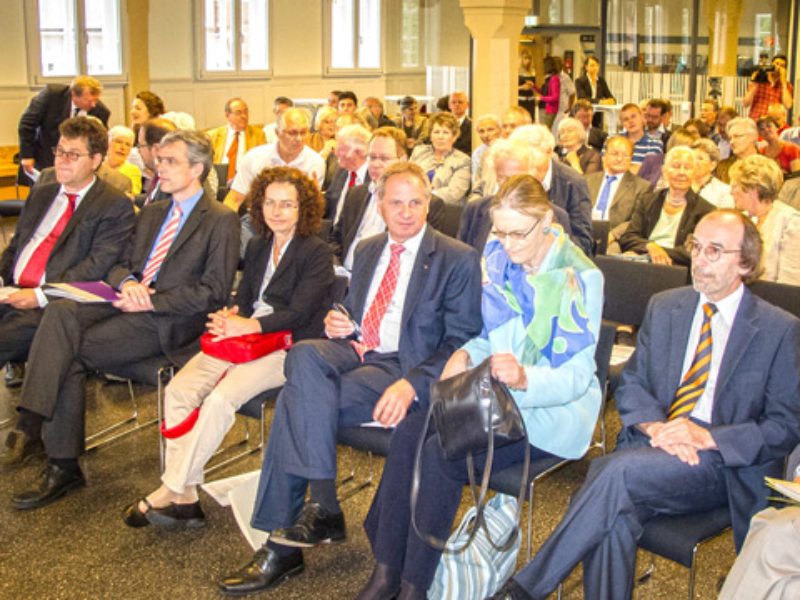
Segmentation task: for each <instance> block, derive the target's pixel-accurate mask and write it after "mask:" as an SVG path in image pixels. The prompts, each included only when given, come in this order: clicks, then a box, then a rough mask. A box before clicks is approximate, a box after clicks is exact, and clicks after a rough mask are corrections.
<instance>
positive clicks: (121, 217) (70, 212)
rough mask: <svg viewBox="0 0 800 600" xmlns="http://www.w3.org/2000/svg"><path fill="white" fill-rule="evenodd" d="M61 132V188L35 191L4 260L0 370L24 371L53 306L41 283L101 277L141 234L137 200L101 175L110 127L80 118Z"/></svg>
mask: <svg viewBox="0 0 800 600" xmlns="http://www.w3.org/2000/svg"><path fill="white" fill-rule="evenodd" d="M59 131H60V138H59V140H58V144H57V145H56V147H55V148H53V149H52V150H51V153H53V154H55V176H56V183H51V184H47V185H39V186H36V187H35V188H33V191H32V192H31V194H30V196H29V197H28V199H27V200H26V202H25V205H24V207H23V210H22V214H21V215H20V218H19V221H18V222H17V226H16V229H15V231H14V236H13V238H12V239H11V243H10V244H9V245H8V247H7V248H6V249H5V251H4V252H3V254H2V256H0V290H3V288H2V287H1V286H3V285H5V291H4V292H3V294H2V296H0V298H2V300H0V365H3V364H5V363H6V362H7V361H12V362H14V363H19V365H18V367H17V368H18V369H23V368H24V366H23V365H22V363H24V361H25V360H26V359H27V357H28V350H29V349H30V345H31V341H32V340H33V336H34V334H35V333H36V328H37V327H38V326H39V322H40V321H41V319H42V313H43V312H44V311H43V309H44V306H45V305H46V304H47V298H46V297H45V295H44V293H43V292H42V288H41V285H42V284H44V283H58V282H71V281H94V280H98V279H101V278H102V277H103V276H105V274H106V273H107V272H108V270H109V269H110V268H111V267H112V265H114V264H116V262H117V261H118V259H119V257H120V254H121V252H122V249H123V248H124V246H125V244H126V243H127V240H128V238H129V237H130V235H131V233H132V232H133V224H134V217H133V206H132V205H131V202H130V200H128V199H127V198H126V197H125V195H124V194H122V193H120V192H118V191H117V190H115V189H114V188H112V187H110V186H108V185H106V184H105V183H104V182H103V181H102V180H101V179H99V178H98V177H97V176H96V175H95V171H96V170H97V169H98V167H99V166H100V165H101V164H102V162H103V158H104V156H105V154H106V151H107V149H108V138H107V136H106V132H105V130H104V129H103V127H102V125H100V123H99V122H98V121H96V120H94V119H87V118H86V117H76V118H73V119H67V120H66V121H64V122H62V123H61V126H60V127H59ZM22 372H24V371H22ZM18 379H19V381H18V383H17V382H14V383H17V385H21V383H22V381H21V372H20V373H19V376H18Z"/></svg>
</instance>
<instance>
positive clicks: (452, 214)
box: [442, 202, 464, 238]
mask: <svg viewBox="0 0 800 600" xmlns="http://www.w3.org/2000/svg"><path fill="white" fill-rule="evenodd" d="M463 210H464V207H463V206H460V205H458V204H449V203H447V202H445V204H444V224H443V225H442V233H444V234H446V235H449V236H450V237H453V238H454V237H457V236H458V227H459V225H460V224H461V213H462V211H463Z"/></svg>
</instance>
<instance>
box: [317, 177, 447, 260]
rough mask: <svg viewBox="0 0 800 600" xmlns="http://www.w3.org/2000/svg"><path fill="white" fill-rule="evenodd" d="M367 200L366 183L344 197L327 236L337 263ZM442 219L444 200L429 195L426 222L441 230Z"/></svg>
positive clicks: (355, 231)
mask: <svg viewBox="0 0 800 600" xmlns="http://www.w3.org/2000/svg"><path fill="white" fill-rule="evenodd" d="M368 200H369V184H366V183H364V184H362V185H354V186H353V187H352V188H350V190H349V191H348V192H347V195H346V196H345V198H344V207H342V214H341V215H340V216H339V221H338V222H337V223H336V224H335V225H334V226H333V228H332V229H331V234H330V237H329V238H328V242H329V243H330V245H331V250H332V251H333V255H334V256H335V257H336V259H337V260H338V262H339V263H343V262H344V259H345V257H346V256H347V253H348V252H349V251H350V245H351V244H352V243H353V240H354V239H355V237H356V234H357V233H358V227H359V226H360V225H361V219H363V218H364V212H365V211H366V210H367V201H368ZM444 220H445V212H444V201H443V200H442V199H441V198H437V197H436V196H431V203H430V206H429V207H428V219H427V221H428V224H429V225H430V226H431V227H433V228H435V229H438V230H439V231H441V230H442V227H444Z"/></svg>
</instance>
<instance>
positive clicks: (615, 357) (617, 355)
mask: <svg viewBox="0 0 800 600" xmlns="http://www.w3.org/2000/svg"><path fill="white" fill-rule="evenodd" d="M634 350H636V348H634V347H633V346H623V345H622V344H615V345H614V347H613V348H612V349H611V362H610V364H611V366H612V367H616V366H617V365H624V364H625V363H626V362H628V359H629V358H630V357H631V355H632V354H633V351H634Z"/></svg>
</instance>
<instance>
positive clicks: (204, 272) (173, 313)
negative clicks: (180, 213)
mask: <svg viewBox="0 0 800 600" xmlns="http://www.w3.org/2000/svg"><path fill="white" fill-rule="evenodd" d="M170 206H171V200H161V201H159V202H154V203H152V204H148V205H147V206H145V207H144V208H143V209H142V210H141V211H140V212H139V214H138V216H137V221H136V229H135V232H134V235H133V239H132V240H131V242H130V244H129V245H128V248H127V250H126V252H125V254H124V255H123V259H122V261H121V262H120V264H118V265H117V266H115V267H114V268H112V269H111V271H110V272H109V274H108V277H107V278H106V281H107V282H108V283H109V284H111V285H112V286H113V287H115V288H119V286H120V285H122V282H123V281H125V279H127V278H128V277H130V276H133V277H135V278H136V279H141V276H142V272H143V271H144V267H145V265H146V264H147V259H148V257H149V256H150V250H151V249H152V247H153V244H154V243H155V240H156V236H158V232H159V230H160V229H161V225H162V224H163V223H164V219H165V218H166V216H167V214H168V212H169V209H170ZM238 262H239V219H238V218H237V217H236V213H234V212H233V211H232V210H230V209H229V208H227V207H225V206H223V205H221V204H220V203H219V202H217V201H216V200H214V199H212V198H210V197H209V196H208V195H203V196H202V197H201V198H200V200H199V201H198V202H197V205H196V206H195V207H194V209H193V210H192V212H191V214H190V215H189V217H188V218H187V219H186V222H185V223H184V225H183V227H182V228H181V230H180V232H179V233H178V237H177V238H176V239H175V241H174V242H173V243H172V246H171V247H170V249H169V252H168V253H167V256H166V258H165V259H164V262H163V263H162V265H161V270H160V271H159V273H158V278H157V279H156V280H155V282H153V283H152V284H151V287H152V288H153V289H155V293H154V294H153V295H152V296H151V299H152V302H153V308H154V309H155V315H156V320H157V322H158V329H159V340H160V342H161V348H162V350H163V351H164V354H165V355H166V356H167V358H169V359H170V360H173V361H174V362H176V363H177V364H182V363H183V362H184V359H185V358H186V356H187V355H189V356H190V354H189V353H190V352H191V353H196V352H197V351H198V350H199V346H193V347H188V346H187V345H188V344H189V343H190V342H193V341H196V340H198V339H199V337H200V335H201V334H202V333H203V332H204V330H205V322H206V315H207V313H209V312H212V311H214V310H217V309H219V308H220V307H221V306H222V305H223V304H225V301H226V300H227V298H228V295H229V294H230V291H231V287H232V286H233V277H234V275H235V273H236V265H237V263H238ZM179 349H185V351H186V354H185V355H184V354H183V353H181V355H180V356H176V351H177V350H179Z"/></svg>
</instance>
